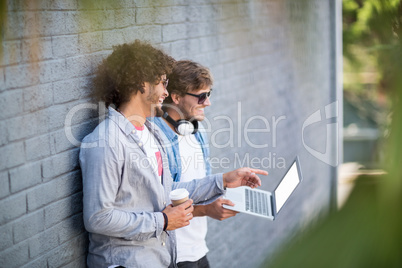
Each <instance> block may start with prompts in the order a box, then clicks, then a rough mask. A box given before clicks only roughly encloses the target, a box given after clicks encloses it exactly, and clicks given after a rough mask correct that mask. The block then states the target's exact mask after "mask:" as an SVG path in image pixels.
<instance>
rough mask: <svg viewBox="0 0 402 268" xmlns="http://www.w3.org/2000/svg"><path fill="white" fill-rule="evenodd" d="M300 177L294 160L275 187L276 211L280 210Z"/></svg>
mask: <svg viewBox="0 0 402 268" xmlns="http://www.w3.org/2000/svg"><path fill="white" fill-rule="evenodd" d="M300 179H301V178H300V177H299V172H298V170H297V164H296V161H294V162H293V164H292V166H291V167H290V169H289V171H288V172H287V173H286V175H285V177H284V178H283V180H282V181H281V183H280V184H279V185H278V187H276V189H275V203H276V213H278V212H279V210H280V209H281V208H282V206H283V204H285V202H286V200H287V199H288V198H289V196H290V195H291V194H292V192H293V190H294V189H295V188H296V186H297V185H298V184H299V183H300Z"/></svg>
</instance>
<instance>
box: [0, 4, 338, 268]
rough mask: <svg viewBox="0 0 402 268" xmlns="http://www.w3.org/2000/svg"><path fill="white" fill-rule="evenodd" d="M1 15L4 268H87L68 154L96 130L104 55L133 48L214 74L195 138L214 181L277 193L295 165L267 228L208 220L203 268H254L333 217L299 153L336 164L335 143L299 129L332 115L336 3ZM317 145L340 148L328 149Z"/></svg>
mask: <svg viewBox="0 0 402 268" xmlns="http://www.w3.org/2000/svg"><path fill="white" fill-rule="evenodd" d="M6 2H7V6H8V9H7V18H6V19H7V23H6V24H5V25H6V26H5V29H3V43H2V44H1V47H2V52H3V54H2V58H1V59H0V106H1V107H2V112H1V113H0V151H1V154H0V185H1V186H2V187H1V189H0V260H1V261H0V263H1V264H0V266H1V267H30V268H31V267H71V268H72V267H74V268H76V267H85V266H86V264H85V262H86V252H87V247H88V238H87V233H86V232H85V229H84V225H83V221H82V183H81V173H80V170H79V164H78V152H79V151H78V148H77V146H78V145H79V141H80V140H82V138H83V137H84V136H85V135H86V134H88V133H89V132H91V131H92V130H93V129H94V127H95V126H96V125H97V124H98V122H99V120H98V117H99V114H98V109H97V108H96V106H95V108H94V106H93V104H92V103H91V100H90V98H89V93H90V91H91V77H92V76H93V74H94V71H95V70H96V66H97V65H98V64H99V63H100V62H101V61H102V60H103V59H104V58H105V57H106V56H107V55H109V54H110V52H111V50H112V48H113V46H115V45H118V44H122V43H124V42H132V41H134V40H135V39H141V40H147V41H149V42H151V43H152V44H153V45H155V46H157V47H160V48H162V49H164V50H165V51H166V52H167V53H169V54H170V55H172V56H173V57H174V58H176V59H192V60H195V61H198V62H200V63H202V64H204V65H205V66H207V67H209V68H210V69H211V71H212V74H213V75H214V77H215V83H214V86H213V88H214V91H213V95H212V98H211V102H212V107H208V108H206V109H205V111H206V119H205V121H204V126H205V127H206V128H207V129H208V135H209V137H210V147H211V157H212V158H213V161H214V165H213V171H214V172H226V171H228V170H230V169H233V168H238V167H240V166H241V165H248V166H252V167H255V168H262V169H265V170H267V171H268V172H269V174H270V175H269V176H268V177H263V178H262V179H263V186H262V188H263V189H265V190H270V191H273V190H274V189H275V186H276V185H277V183H278V182H279V180H280V178H281V176H282V175H283V173H284V171H285V168H286V167H287V166H288V165H289V164H290V163H291V161H292V160H293V158H294V157H295V156H296V155H298V156H299V157H300V159H301V164H302V169H303V173H304V182H303V183H302V185H300V187H299V188H298V189H297V191H296V192H295V194H294V195H293V196H292V198H291V200H289V202H288V203H287V204H286V207H285V209H284V210H283V211H282V212H281V214H280V215H279V217H278V218H277V219H276V220H275V221H274V222H270V221H266V220H264V219H260V218H256V217H252V216H247V215H241V214H239V215H237V216H236V217H234V218H231V219H229V220H227V221H223V222H218V221H215V220H211V219H209V220H208V222H209V231H208V236H207V244H208V247H209V249H210V252H209V254H208V258H209V260H210V263H211V265H212V267H258V266H259V265H260V264H261V263H262V262H264V260H265V259H267V258H268V259H269V258H270V257H271V256H272V255H273V254H275V251H276V250H277V249H278V248H279V247H280V246H281V244H282V243H283V241H286V240H287V239H290V238H291V237H292V236H293V235H294V233H295V231H297V230H298V228H300V227H301V226H304V225H305V224H306V223H308V222H309V221H311V220H313V219H315V218H316V217H317V216H318V215H320V214H321V213H325V211H326V210H327V209H328V207H329V204H330V198H331V196H330V192H331V181H332V180H333V177H332V176H333V174H334V169H335V168H334V167H332V166H330V165H328V164H325V163H323V161H320V159H317V158H315V157H314V156H312V155H311V154H310V153H309V152H308V151H307V149H306V147H310V148H312V149H313V150H316V151H317V152H321V153H322V154H325V153H326V152H327V153H330V154H332V153H334V152H332V151H328V150H333V148H336V144H335V140H334V135H333V134H334V133H328V134H327V132H326V123H327V122H326V121H322V122H321V123H319V124H316V125H311V126H307V127H305V129H304V128H303V123H304V122H305V121H306V120H307V119H308V117H309V116H310V115H311V114H313V113H314V112H316V111H321V114H322V115H324V112H325V106H326V105H328V104H330V103H332V102H334V101H336V99H333V98H334V96H336V94H334V90H335V89H334V87H333V78H334V77H335V75H336V74H335V73H334V69H333V68H332V67H331V66H333V65H334V54H335V51H334V50H333V44H332V43H333V35H334V33H332V32H331V29H333V28H334V27H331V23H334V22H333V21H331V20H330V19H328V18H331V17H333V14H334V12H335V11H334V10H333V5H331V4H330V2H331V1H329V0H325V1H322V0H288V1H282V0H270V1H265V0H255V1H251V0H244V1H234V0H213V1H211V0H195V1H185V0H167V1H157V0H153V1H146V0H119V1H92V4H89V5H85V3H84V2H88V1H77V0H52V1H46V0H38V1H22V0H18V1H12V0H8V1H6ZM331 42H332V43H331ZM339 104H340V105H341V103H339ZM78 108H80V109H78ZM76 109H78V112H75V113H70V112H71V111H73V112H74V111H75V110H76ZM66 118H67V119H68V120H66ZM279 118H282V119H281V120H279ZM324 118H325V116H324ZM65 124H67V125H65ZM246 127H247V128H248V129H249V130H250V129H251V130H252V131H248V132H247V131H245V128H246ZM253 130H256V131H253ZM326 139H330V143H331V144H332V145H335V146H332V147H331V148H329V149H328V148H325V145H326ZM321 160H322V159H321ZM239 241H241V243H239ZM250 256H251V257H250Z"/></svg>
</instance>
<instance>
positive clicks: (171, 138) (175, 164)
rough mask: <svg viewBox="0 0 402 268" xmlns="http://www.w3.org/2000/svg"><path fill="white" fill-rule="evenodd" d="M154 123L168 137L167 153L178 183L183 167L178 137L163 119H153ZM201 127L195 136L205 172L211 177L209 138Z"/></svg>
mask: <svg viewBox="0 0 402 268" xmlns="http://www.w3.org/2000/svg"><path fill="white" fill-rule="evenodd" d="M152 122H154V123H155V124H156V125H158V127H159V128H160V130H162V131H163V132H164V133H165V135H166V138H167V141H165V144H166V146H165V149H166V151H167V155H168V159H169V169H170V173H171V174H172V178H173V180H174V181H176V182H177V181H180V178H181V173H182V165H181V157H180V150H179V139H178V135H177V134H176V132H174V131H173V130H172V129H171V128H170V127H169V125H168V124H167V123H166V122H165V120H163V119H162V118H161V117H154V118H152ZM199 126H200V129H199V131H197V132H196V133H195V134H194V136H195V138H196V140H197V141H198V142H199V143H200V145H201V149H202V153H203V155H204V161H205V172H206V174H207V175H210V174H211V164H210V163H209V145H208V137H207V135H206V134H205V132H204V129H202V128H201V124H199Z"/></svg>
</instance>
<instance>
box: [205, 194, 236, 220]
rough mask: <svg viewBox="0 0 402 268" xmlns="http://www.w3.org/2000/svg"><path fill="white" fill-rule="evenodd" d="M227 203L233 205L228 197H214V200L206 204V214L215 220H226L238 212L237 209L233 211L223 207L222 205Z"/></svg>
mask: <svg viewBox="0 0 402 268" xmlns="http://www.w3.org/2000/svg"><path fill="white" fill-rule="evenodd" d="M223 204H225V205H229V206H234V204H233V203H232V201H230V200H228V199H223V198H219V199H216V200H215V201H214V202H212V203H211V204H208V205H206V206H205V207H206V215H207V216H209V217H211V218H213V219H215V220H219V221H222V220H226V219H228V218H230V217H233V216H236V214H237V213H238V212H237V211H233V210H230V209H227V208H224V207H223V206H222V205H223Z"/></svg>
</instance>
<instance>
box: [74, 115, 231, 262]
mask: <svg viewBox="0 0 402 268" xmlns="http://www.w3.org/2000/svg"><path fill="white" fill-rule="evenodd" d="M145 124H146V126H147V127H148V128H149V130H150V132H151V133H152V134H153V136H154V137H155V140H156V143H157V146H158V148H159V151H160V152H161V157H162V164H163V172H162V183H161V180H160V179H159V176H158V174H156V173H155V171H154V169H153V168H152V167H151V165H150V163H149V161H148V158H147V153H146V151H145V150H144V147H143V145H142V143H141V141H140V139H139V137H138V136H137V134H136V130H135V127H134V126H133V125H132V124H131V123H130V122H129V121H128V120H127V119H126V118H125V117H123V116H122V115H121V114H120V113H118V112H117V111H115V110H114V109H113V108H109V114H108V116H107V117H106V119H105V120H104V121H103V122H102V123H100V124H99V125H98V126H97V127H96V128H95V130H94V131H93V132H92V133H90V134H89V135H87V136H86V137H85V138H84V140H83V142H82V144H81V150H80V157H79V159H80V165H81V171H82V179H83V206H84V209H83V216H84V224H85V228H86V230H87V231H88V232H89V241H90V244H89V250H88V258H87V264H88V267H90V268H91V267H108V266H110V265H122V266H125V267H127V268H130V267H176V236H175V232H174V231H168V232H164V231H163V225H164V218H163V215H162V213H161V211H162V210H163V209H164V208H165V207H166V206H167V205H168V204H169V203H170V201H169V192H170V191H171V190H172V189H175V188H186V189H187V190H188V191H189V193H190V198H191V199H193V200H194V203H203V202H211V201H210V200H214V199H216V198H217V197H219V196H220V195H222V194H223V193H224V189H223V180H222V174H217V175H211V176H208V177H207V178H206V180H193V181H191V182H178V183H174V182H173V180H172V178H171V176H170V172H169V168H168V160H167V158H166V152H165V149H164V146H163V141H162V139H161V134H160V131H159V129H158V127H156V126H155V125H154V124H152V123H150V122H148V121H147V122H146V123H145Z"/></svg>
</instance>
